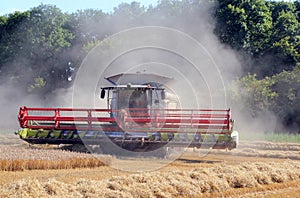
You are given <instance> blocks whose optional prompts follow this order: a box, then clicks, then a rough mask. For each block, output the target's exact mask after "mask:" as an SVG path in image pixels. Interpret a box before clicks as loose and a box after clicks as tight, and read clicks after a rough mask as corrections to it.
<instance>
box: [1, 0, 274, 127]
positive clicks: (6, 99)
mask: <svg viewBox="0 0 300 198" xmlns="http://www.w3.org/2000/svg"><path fill="white" fill-rule="evenodd" d="M196 6H197V7H198V10H200V11H195V10H197V9H193V8H190V9H189V8H186V9H183V11H182V15H181V16H180V18H175V17H173V16H167V15H166V13H165V12H164V10H160V11H152V14H148V15H146V16H142V17H141V19H139V20H137V21H136V23H133V24H129V25H128V26H126V27H124V24H127V23H124V20H125V21H126V19H124V18H120V20H115V23H114V24H110V25H107V26H104V27H105V28H107V32H112V33H113V35H118V34H119V32H120V31H123V32H124V30H126V29H127V28H132V29H135V28H136V30H137V31H133V32H135V33H136V32H138V33H139V34H137V35H135V33H133V34H130V35H126V31H125V35H126V36H125V37H123V40H122V42H121V43H120V40H115V41H114V40H113V39H114V38H118V37H117V36H113V38H112V39H111V40H112V42H119V43H118V44H116V46H118V47H120V48H118V47H116V46H113V47H111V48H110V49H109V51H110V55H111V56H112V55H113V56H112V57H110V59H109V58H107V57H105V58H103V59H100V58H99V59H93V56H91V55H90V54H89V55H88V56H87V58H86V59H88V58H92V59H90V60H86V59H85V61H84V62H83V66H87V64H88V63H89V64H90V65H91V66H90V69H89V71H88V72H87V73H86V75H83V74H81V73H78V72H82V73H83V70H80V69H81V68H79V70H78V72H77V74H76V75H77V76H80V75H83V76H85V77H84V78H82V80H84V79H85V82H84V83H80V80H78V78H80V77H78V78H77V77H76V78H77V79H75V80H74V82H75V87H71V88H68V89H58V90H54V91H53V93H52V94H48V95H49V96H50V97H49V98H42V99H41V98H40V97H37V96H33V95H29V94H27V93H26V90H19V89H18V88H17V87H11V86H6V85H1V86H0V93H1V99H0V105H1V108H2V110H1V112H2V113H1V115H0V116H1V118H0V126H1V130H2V129H12V128H13V129H16V128H17V112H18V108H19V106H22V105H26V106H34V107H37V106H40V107H46V106H47V107H51V106H52V107H62V106H65V107H70V104H72V97H73V99H74V88H75V89H77V91H76V92H78V94H77V95H76V100H77V103H78V104H84V103H85V102H86V101H87V100H91V99H89V97H95V96H97V97H96V98H93V100H92V101H96V100H99V96H98V95H99V93H97V92H98V91H99V86H101V85H103V84H105V83H106V82H105V80H104V79H103V77H108V76H110V75H115V74H118V73H123V72H130V73H134V72H142V73H143V72H145V73H154V74H160V75H164V76H167V77H170V78H173V79H174V81H173V82H172V83H171V84H168V85H167V86H168V87H167V88H169V89H170V90H172V91H173V92H174V93H177V95H178V98H180V102H181V103H182V105H181V106H183V107H188V108H210V107H211V108H218V109H226V108H230V107H231V109H232V112H233V118H234V119H235V120H236V123H237V124H236V126H237V128H238V130H239V131H243V130H245V129H247V130H250V131H251V130H252V129H251V128H255V129H256V130H257V131H259V130H261V129H262V128H263V126H265V124H266V122H268V121H269V118H271V119H272V120H273V117H274V116H273V115H262V117H263V118H264V119H260V118H258V119H256V118H255V119H252V118H251V117H250V116H248V115H249V114H248V113H247V110H246V111H245V110H244V109H243V110H242V111H240V110H241V109H240V107H242V106H243V103H242V101H241V104H231V100H229V98H230V96H228V92H227V89H229V86H230V83H231V82H232V80H235V79H236V78H237V77H239V76H241V75H242V69H241V64H242V63H241V62H240V59H239V55H238V52H235V51H233V50H232V49H230V48H229V47H228V46H226V45H224V44H222V43H221V42H220V41H219V39H218V38H217V36H216V35H215V34H214V28H215V19H214V17H213V12H214V9H215V8H216V6H217V5H216V4H214V3H212V2H206V1H199V2H198V4H197V5H196ZM186 12H188V13H189V14H185V13H186ZM100 23H102V22H100ZM83 27H84V28H87V29H94V30H95V31H96V32H97V31H98V32H99V31H100V30H97V29H98V28H103V26H101V25H97V24H95V23H93V27H91V26H89V24H86V25H84V26H83ZM142 27H145V30H146V31H145V32H143V31H142ZM149 27H162V29H161V28H150V29H151V30H153V31H148V32H147V30H149ZM158 29H160V30H161V31H160V32H157V30H158ZM102 31H103V30H102ZM128 32H129V33H132V31H128ZM170 32H171V33H172V34H168V33H170ZM121 35H122V34H121ZM122 36H123V35H122ZM121 38H122V37H121ZM124 38H125V39H124ZM132 38H135V39H132ZM109 39H110V38H109ZM126 39H129V41H132V40H135V41H137V43H134V42H133V43H131V45H132V46H131V47H136V48H135V49H138V50H131V51H128V52H127V53H124V51H123V52H122V49H123V50H126V49H125V48H122V45H123V46H126ZM151 39H152V40H151ZM149 40H150V42H152V41H153V45H150V44H149ZM143 42H145V43H146V44H148V46H146V45H143ZM141 45H142V47H143V48H138V47H137V46H141ZM151 46H152V47H151ZM161 46H162V47H161ZM160 47H161V48H160ZM96 49H97V47H96ZM98 49H101V48H100V47H98ZM127 50H128V49H127ZM74 51H76V50H74ZM92 51H93V50H92ZM93 53H96V52H95V49H94V52H93ZM96 54H97V53H96ZM99 54H100V52H99ZM99 54H97V55H99ZM102 55H103V53H102ZM99 56H100V55H99ZM113 58H115V59H113ZM106 59H107V60H106ZM112 60H113V61H112ZM99 68H101V69H99ZM84 72H86V71H84ZM93 78H94V81H93V80H91V79H93ZM87 79H88V80H89V81H90V80H91V82H90V83H88V82H86V81H87ZM76 82H77V84H76ZM87 86H92V87H87ZM101 104H103V103H101ZM93 105H95V103H93V104H92V105H87V106H89V107H90V106H93ZM97 105H98V103H97V102H96V107H97V108H99V107H100V108H101V107H102V108H106V106H97ZM251 119H252V120H251ZM257 120H259V122H257ZM269 123H270V122H269ZM272 123H273V122H272ZM250 126H251V127H250ZM263 130H264V129H262V131H263Z"/></svg>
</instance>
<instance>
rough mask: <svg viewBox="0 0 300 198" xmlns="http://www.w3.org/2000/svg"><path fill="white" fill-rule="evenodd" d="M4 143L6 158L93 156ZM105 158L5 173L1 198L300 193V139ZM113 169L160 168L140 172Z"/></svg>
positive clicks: (0, 158) (7, 140)
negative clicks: (174, 155)
mask: <svg viewBox="0 0 300 198" xmlns="http://www.w3.org/2000/svg"><path fill="white" fill-rule="evenodd" d="M1 141H2V142H1V144H2V145H1V146H0V150H1V148H2V150H1V153H0V161H3V160H7V159H10V160H11V161H14V160H16V159H18V160H20V159H23V160H36V158H38V159H42V160H47V159H51V161H57V160H58V161H60V160H68V159H72V160H73V159H74V158H78V159H80V160H81V161H85V160H89V159H90V158H93V157H91V156H90V155H88V154H84V153H80V154H78V153H74V152H66V151H61V150H57V149H56V150H54V151H53V149H37V148H29V147H28V146H26V145H24V144H22V143H21V142H20V141H18V140H16V139H15V138H14V137H5V138H1ZM4 144H5V145H4ZM3 153H6V155H4V154H3ZM14 153H15V154H14ZM13 155H15V156H16V157H15V158H14V157H13ZM9 156H10V157H9ZM102 159H104V160H106V162H105V163H106V164H108V166H107V165H105V164H96V165H95V166H93V168H91V167H88V166H82V167H81V166H80V165H79V166H78V167H76V166H75V167H71V168H70V167H68V166H66V167H62V168H61V169H60V168H58V169H56V168H55V167H54V169H48V168H47V169H45V170H38V167H37V168H36V169H37V170H27V168H26V167H25V168H23V169H22V170H21V171H0V193H1V196H0V197H11V196H15V197H19V196H22V197H101V196H103V197H171V196H172V197H176V196H177V197H191V196H194V197H300V185H299V184H300V144H299V143H270V142H241V143H240V147H239V148H238V149H236V150H232V151H223V150H222V151H219V150H212V151H210V152H209V153H208V154H207V155H206V154H205V153H204V151H203V150H193V149H189V150H188V151H186V152H185V153H184V154H183V155H182V156H181V157H180V158H178V159H176V160H175V161H172V162H171V163H169V161H167V160H165V159H156V158H151V159H149V158H148V159H141V158H138V159H133V158H121V159H117V158H113V157H109V156H108V157H107V158H105V156H104V158H102ZM85 167H86V168H85ZM113 167H117V168H121V167H126V170H133V171H134V170H151V169H153V167H160V168H159V169H157V170H153V171H146V172H141V173H137V172H130V171H121V170H119V169H115V168H113ZM33 169H34V168H33Z"/></svg>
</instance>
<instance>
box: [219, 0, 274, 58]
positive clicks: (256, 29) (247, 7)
mask: <svg viewBox="0 0 300 198" xmlns="http://www.w3.org/2000/svg"><path fill="white" fill-rule="evenodd" d="M218 2H219V7H218V9H217V11H216V18H217V20H218V22H217V26H216V33H217V34H218V35H219V37H220V39H221V41H222V42H224V43H227V44H229V45H230V46H231V47H233V48H235V49H237V50H241V49H243V50H245V51H246V52H247V53H249V54H251V55H252V56H260V55H262V54H263V53H264V50H265V49H266V48H268V47H269V40H270V35H271V30H272V17H271V12H270V10H269V8H268V7H267V6H266V4H265V1H264V0H242V1H240V0H233V1H232V0H225V1H224V0H219V1H218Z"/></svg>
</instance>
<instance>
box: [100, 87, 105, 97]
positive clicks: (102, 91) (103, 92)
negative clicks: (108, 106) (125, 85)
mask: <svg viewBox="0 0 300 198" xmlns="http://www.w3.org/2000/svg"><path fill="white" fill-rule="evenodd" d="M100 98H101V99H103V98H105V90H104V89H101V94H100Z"/></svg>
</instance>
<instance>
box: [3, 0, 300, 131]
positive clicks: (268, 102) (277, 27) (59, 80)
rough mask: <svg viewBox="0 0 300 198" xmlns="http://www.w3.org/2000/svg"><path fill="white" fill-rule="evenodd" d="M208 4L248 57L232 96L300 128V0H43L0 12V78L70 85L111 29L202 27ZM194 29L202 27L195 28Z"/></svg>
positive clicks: (34, 90)
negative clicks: (86, 1) (80, 6)
mask: <svg viewBox="0 0 300 198" xmlns="http://www.w3.org/2000/svg"><path fill="white" fill-rule="evenodd" d="M207 7H209V11H208V14H209V15H210V17H212V18H213V19H214V20H215V28H214V34H215V35H216V36H217V37H218V39H219V40H220V42H222V43H223V44H224V45H227V46H228V47H230V48H231V49H233V50H235V51H236V52H237V53H238V55H239V59H240V62H241V65H242V69H243V74H242V75H241V76H239V77H238V78H237V79H236V81H235V82H233V83H232V85H231V87H230V88H229V89H230V91H231V93H232V94H231V95H232V98H233V101H234V100H243V101H244V102H245V108H249V109H251V114H252V115H253V116H256V115H257V114H259V113H260V112H263V111H271V112H274V113H275V114H276V115H278V117H279V119H280V122H281V123H283V124H284V125H285V126H286V127H287V128H288V129H291V131H297V132H299V131H300V116H299V113H300V98H299V97H300V95H299V94H300V76H299V75H300V73H299V72H300V23H299V21H300V2H299V1H294V2H285V1H282V2H278V1H267V0H211V1H201V0H182V1H178V0H160V1H159V2H158V4H157V6H150V7H148V8H146V7H144V6H142V5H141V4H140V3H137V2H132V3H130V4H128V3H122V4H120V5H119V6H118V7H116V8H114V11H113V12H111V13H105V12H103V11H101V10H96V9H87V10H78V11H76V12H74V13H64V12H62V11H61V10H60V9H59V8H58V7H56V6H54V5H44V4H41V5H39V6H37V7H34V8H31V9H30V10H28V11H25V12H14V13H11V14H7V15H4V16H0V83H1V84H3V83H8V84H12V85H14V84H15V85H18V86H21V87H22V89H24V90H26V91H27V93H28V94H36V95H39V96H41V97H46V95H47V93H51V91H53V90H55V89H57V88H63V87H68V86H70V85H71V84H72V80H73V78H74V75H75V74H76V70H77V68H78V67H79V66H80V63H81V62H82V60H83V58H84V57H85V56H86V54H87V53H88V51H89V49H91V48H92V47H93V46H95V45H96V44H97V43H99V42H101V41H102V40H103V39H105V38H106V37H107V36H109V35H112V34H113V33H116V32H118V31H120V30H122V29H125V28H130V27H135V26H140V25H163V26H168V27H174V28H179V29H180V28H183V29H184V24H187V23H192V24H193V26H195V27H197V25H198V24H197V23H198V20H197V17H198V18H200V17H202V15H201V13H203V12H204V8H207ZM205 12H207V10H205ZM179 23H180V24H182V25H181V26H182V27H178V24H179ZM191 31H192V32H191V34H192V35H193V36H195V35H197V34H200V31H198V30H197V28H195V29H193V30H191Z"/></svg>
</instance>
